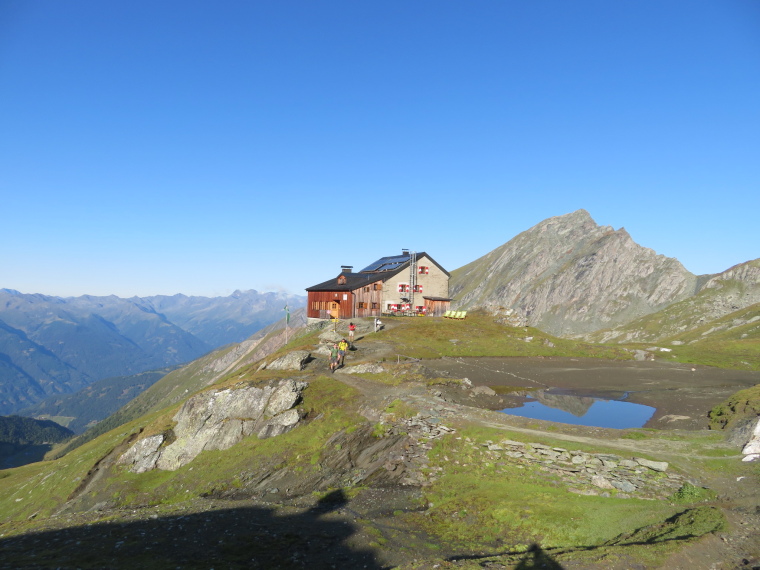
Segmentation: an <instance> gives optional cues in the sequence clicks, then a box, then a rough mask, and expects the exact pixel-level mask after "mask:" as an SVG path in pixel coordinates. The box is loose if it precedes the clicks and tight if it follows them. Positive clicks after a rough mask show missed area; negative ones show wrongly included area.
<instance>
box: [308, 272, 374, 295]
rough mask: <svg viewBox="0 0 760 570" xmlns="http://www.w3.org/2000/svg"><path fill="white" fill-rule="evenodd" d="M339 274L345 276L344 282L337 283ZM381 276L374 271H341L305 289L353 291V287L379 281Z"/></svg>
mask: <svg viewBox="0 0 760 570" xmlns="http://www.w3.org/2000/svg"><path fill="white" fill-rule="evenodd" d="M341 275H342V276H343V277H345V278H346V282H345V283H341V284H339V283H338V279H340V277H341ZM381 279H382V277H381V276H380V275H376V274H374V273H346V272H343V273H341V274H340V275H338V276H337V277H333V278H332V279H328V280H327V281H325V282H323V283H319V284H318V285H314V286H312V287H307V288H306V290H307V291H353V290H354V289H358V288H359V287H363V286H366V285H369V284H370V283H374V282H376V281H380V280H381Z"/></svg>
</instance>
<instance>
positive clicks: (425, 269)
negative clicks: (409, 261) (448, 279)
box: [417, 265, 430, 275]
mask: <svg viewBox="0 0 760 570" xmlns="http://www.w3.org/2000/svg"><path fill="white" fill-rule="evenodd" d="M417 273H418V274H419V275H427V274H428V273H430V268H429V267H427V266H425V265H420V266H419V267H418V268H417Z"/></svg>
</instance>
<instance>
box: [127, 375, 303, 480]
mask: <svg viewBox="0 0 760 570" xmlns="http://www.w3.org/2000/svg"><path fill="white" fill-rule="evenodd" d="M307 386H308V384H307V383H306V382H301V381H298V380H292V379H285V380H281V381H279V382H278V383H277V384H274V385H271V386H266V387H264V388H257V387H253V386H245V387H239V388H229V389H225V390H210V391H208V392H203V393H201V394H197V395H195V396H193V397H191V398H190V399H188V400H187V401H186V402H185V404H184V405H183V406H182V408H180V410H179V411H178V412H177V414H176V415H175V416H174V418H173V419H174V421H175V422H177V423H176V425H175V426H174V428H173V429H172V430H171V433H164V434H157V435H153V436H150V437H146V438H143V439H141V440H139V441H137V442H136V443H135V444H134V445H132V446H131V447H130V448H129V449H128V450H127V451H126V452H125V453H124V454H123V455H122V456H121V458H120V459H119V463H122V464H127V465H130V466H131V467H130V470H131V471H133V472H135V473H142V472H144V471H150V470H151V469H156V468H158V469H164V470H168V471H174V470H176V469H179V468H180V467H182V466H183V465H186V464H187V463H189V462H190V461H192V460H193V459H195V457H197V455H198V454H199V453H200V452H201V451H204V450H213V449H228V448H230V447H232V446H233V445H235V444H236V443H238V442H239V441H240V440H241V439H243V438H244V437H247V436H249V435H252V434H254V433H255V434H257V435H258V437H259V438H267V437H274V436H277V435H280V434H283V433H285V432H287V431H289V430H291V429H293V428H294V427H295V426H296V425H297V424H298V422H299V420H300V419H301V415H300V413H299V411H298V410H297V409H295V406H296V404H297V403H298V402H299V401H300V399H301V392H302V391H303V390H304V389H305V388H306V387H307Z"/></svg>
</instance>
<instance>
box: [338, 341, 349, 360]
mask: <svg viewBox="0 0 760 570" xmlns="http://www.w3.org/2000/svg"><path fill="white" fill-rule="evenodd" d="M347 350H348V343H347V342H346V339H345V338H344V339H341V341H340V342H339V343H338V358H339V359H340V365H341V366H343V360H344V359H345V358H346V351H347Z"/></svg>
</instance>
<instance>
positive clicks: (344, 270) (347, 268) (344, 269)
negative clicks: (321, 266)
mask: <svg viewBox="0 0 760 570" xmlns="http://www.w3.org/2000/svg"><path fill="white" fill-rule="evenodd" d="M353 268H354V266H353V265H341V266H340V272H341V273H351V270H352V269H353Z"/></svg>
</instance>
